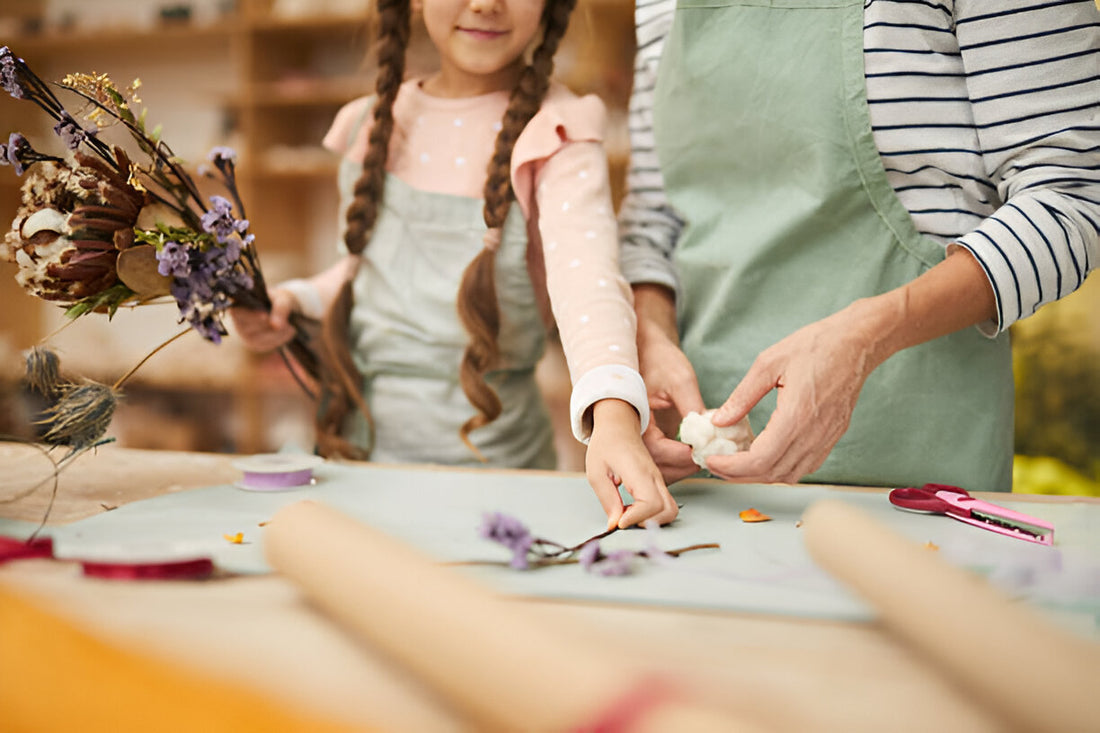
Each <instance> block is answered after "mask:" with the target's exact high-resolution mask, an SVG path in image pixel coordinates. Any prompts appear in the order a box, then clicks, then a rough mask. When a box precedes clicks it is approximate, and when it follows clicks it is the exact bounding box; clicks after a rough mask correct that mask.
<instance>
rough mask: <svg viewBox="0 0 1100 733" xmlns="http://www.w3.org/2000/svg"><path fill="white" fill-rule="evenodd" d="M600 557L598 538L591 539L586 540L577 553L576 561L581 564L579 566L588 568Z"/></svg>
mask: <svg viewBox="0 0 1100 733" xmlns="http://www.w3.org/2000/svg"><path fill="white" fill-rule="evenodd" d="M599 559H600V543H599V541H598V540H592V541H591V542H586V543H585V545H584V547H582V548H581V551H580V552H579V553H577V562H579V563H580V564H581V567H582V568H584V569H585V570H589V569H590V568H591V567H592V565H593V564H594V563H595V562H596V561H597V560H599Z"/></svg>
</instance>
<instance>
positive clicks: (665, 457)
mask: <svg viewBox="0 0 1100 733" xmlns="http://www.w3.org/2000/svg"><path fill="white" fill-rule="evenodd" d="M642 442H644V443H645V447H646V449H647V450H648V451H649V455H650V456H652V457H653V462H654V463H656V464H657V468H658V469H660V471H661V477H662V478H663V479H664V481H665V483H666V484H672V483H675V482H677V481H679V480H680V479H682V478H686V477H688V476H690V475H692V474H693V473H696V472H697V471H698V470H699V467H698V466H697V465H695V461H694V460H692V458H691V446H690V445H688V444H686V443H681V442H680V441H678V440H673V439H671V438H669V437H667V436H665V434H664V433H662V432H661V430H660V429H659V428H658V427H657V426H656V425H655V424H653V423H650V425H649V427H648V428H646V431H645V432H644V433H643V434H642Z"/></svg>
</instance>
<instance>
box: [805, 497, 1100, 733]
mask: <svg viewBox="0 0 1100 733" xmlns="http://www.w3.org/2000/svg"><path fill="white" fill-rule="evenodd" d="M803 532H804V533H805V535H804V536H805V541H806V547H807V548H808V549H809V552H810V555H811V556H813V558H814V560H815V561H817V562H818V564H820V565H821V566H822V567H823V568H824V569H825V570H827V571H828V572H829V573H831V574H832V575H834V576H836V578H838V579H839V580H841V581H842V582H844V583H845V584H847V585H849V586H851V587H852V589H854V590H855V592H856V593H858V594H859V595H860V596H862V597H863V598H864V599H866V600H867V601H868V602H869V603H870V604H871V605H872V606H873V607H874V608H875V610H876V611H878V614H879V617H880V619H881V621H882V623H883V624H884V625H885V626H887V627H888V628H889V629H891V630H892V631H894V632H895V633H897V634H898V635H899V636H901V637H902V638H903V639H905V640H906V641H907V642H909V643H910V644H912V645H913V646H914V647H916V648H917V649H918V650H919V651H920V652H922V653H923V654H924V655H926V657H927V658H928V659H930V660H931V661H932V662H933V663H934V664H935V665H937V666H938V667H939V668H940V669H942V670H943V672H944V674H946V675H948V676H949V677H950V678H951V679H953V680H954V682H955V683H956V684H958V685H960V686H961V687H962V688H964V689H966V690H967V691H969V693H970V694H971V695H973V697H974V699H975V700H976V701H977V702H979V703H981V704H982V705H983V706H984V707H985V708H986V709H987V710H988V711H989V712H990V713H991V714H992V715H994V716H996V717H997V718H1000V719H1001V720H1003V721H1005V723H1006V724H1008V725H1009V726H1010V728H1011V729H1013V730H1035V731H1059V732H1060V733H1068V732H1069V731H1100V645H1097V644H1095V643H1093V642H1090V641H1088V640H1086V639H1082V638H1079V637H1076V636H1073V635H1072V634H1070V633H1068V632H1066V631H1064V630H1063V629H1061V628H1058V627H1056V626H1054V625H1052V624H1051V623H1049V622H1048V621H1047V620H1046V619H1044V618H1042V617H1041V616H1040V615H1039V614H1038V612H1037V611H1035V610H1034V609H1032V608H1029V607H1027V606H1025V605H1023V604H1021V603H1014V602H1012V601H1010V600H1008V599H1007V598H1005V597H1004V596H1003V595H1002V594H1001V593H1000V592H999V591H997V590H996V589H994V588H993V587H992V586H990V585H989V584H988V583H986V582H985V581H984V580H983V579H982V578H980V577H979V576H976V575H974V574H972V573H970V572H967V571H965V570H963V569H960V568H957V567H954V566H952V565H949V564H948V563H946V562H944V561H943V560H942V559H941V558H939V557H938V556H937V555H936V553H934V552H930V551H928V550H927V549H925V548H923V547H921V546H920V545H917V544H915V543H913V542H911V541H909V540H907V539H906V538H904V537H901V536H900V535H897V534H896V533H894V532H892V531H891V530H889V529H887V528H886V527H884V526H883V525H881V524H879V523H878V522H876V521H874V520H873V519H871V517H869V516H868V515H867V514H865V513H864V512H862V511H860V510H859V509H856V508H854V507H852V506H850V505H847V504H844V503H841V502H838V501H835V500H824V501H820V502H818V503H816V504H814V505H813V506H811V507H810V508H809V509H808V510H807V511H806V514H805V515H804V526H803ZM913 702H914V704H919V702H920V701H918V700H914V701H913Z"/></svg>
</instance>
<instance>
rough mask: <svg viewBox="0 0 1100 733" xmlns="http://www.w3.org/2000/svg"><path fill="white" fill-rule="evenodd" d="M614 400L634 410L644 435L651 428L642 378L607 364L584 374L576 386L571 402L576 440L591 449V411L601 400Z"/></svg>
mask: <svg viewBox="0 0 1100 733" xmlns="http://www.w3.org/2000/svg"><path fill="white" fill-rule="evenodd" d="M612 398H613V399H619V400H622V401H623V402H627V403H629V404H631V405H633V406H634V409H635V410H637V411H638V418H639V420H640V422H641V424H642V432H643V433H644V432H645V429H646V428H647V427H648V426H649V398H648V396H647V395H646V389H645V382H643V381H642V375H641V374H639V373H638V372H637V370H635V369H631V368H630V367H626V366H622V365H620V364H605V365H603V366H598V367H596V368H595V369H591V370H589V371H587V372H585V373H584V374H583V375H582V376H581V378H580V379H578V380H577V383H576V384H575V385H573V394H572V395H571V396H570V398H569V423H570V425H571V426H572V428H573V437H575V438H576V439H577V440H579V441H580V442H582V443H584V444H585V445H588V440H589V438H591V437H592V415H591V413H590V412H589V408H591V407H592V405H594V404H596V403H597V402H599V401H600V400H606V399H612Z"/></svg>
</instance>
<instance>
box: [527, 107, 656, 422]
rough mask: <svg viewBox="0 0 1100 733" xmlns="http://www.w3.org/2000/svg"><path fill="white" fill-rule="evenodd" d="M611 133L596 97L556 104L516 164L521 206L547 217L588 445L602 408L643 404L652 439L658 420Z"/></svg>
mask: <svg viewBox="0 0 1100 733" xmlns="http://www.w3.org/2000/svg"><path fill="white" fill-rule="evenodd" d="M593 100H594V101H595V103H596V104H595V105H594V104H593ZM602 126H603V105H602V103H600V102H599V101H598V100H596V98H595V97H584V98H581V99H574V100H571V101H570V102H568V103H566V104H560V105H554V104H550V105H548V106H547V107H544V109H543V111H541V112H540V113H539V115H538V116H536V118H535V119H534V120H532V122H531V124H529V125H528V129H527V130H525V131H524V135H523V136H521V138H520V140H519V141H517V143H516V148H515V153H514V156H513V166H514V168H513V179H514V181H515V185H516V194H517V199H518V200H519V201H520V204H521V206H524V208H525V211H535V212H537V217H538V231H539V233H540V235H541V238H542V249H543V258H544V261H545V265H546V286H547V292H548V293H549V296H550V303H551V307H552V309H553V312H554V318H555V320H556V321H557V324H558V329H559V332H560V334H561V339H562V346H563V348H564V351H565V355H566V360H567V362H568V364H569V373H570V376H571V378H572V381H573V395H572V400H571V405H570V412H571V418H572V424H573V432H574V435H576V437H577V438H578V440H581V441H582V442H586V441H587V438H588V436H589V434H590V432H591V425H590V424H589V423H588V422H587V421H586V419H585V417H586V414H587V412H588V408H589V407H591V405H592V404H593V403H595V402H597V401H598V400H600V399H606V398H609V397H614V398H618V399H622V400H625V401H626V402H629V403H630V404H632V405H634V407H635V408H636V409H637V410H638V412H639V416H640V417H641V421H642V429H643V430H644V429H645V426H646V424H647V422H648V417H649V409H648V400H647V398H646V390H645V385H644V383H643V382H642V379H641V376H640V375H639V374H638V352H637V346H636V344H635V330H636V322H635V315H634V308H633V301H632V298H631V291H630V286H629V285H628V284H627V283H626V280H625V279H624V278H623V276H622V274H621V272H620V270H619V257H618V253H619V246H618V230H617V224H616V220H615V213H614V210H613V208H612V204H611V186H610V181H609V178H608V169H607V157H606V153H605V151H604V148H603V145H602V142H601V138H602ZM535 136H537V137H535Z"/></svg>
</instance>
